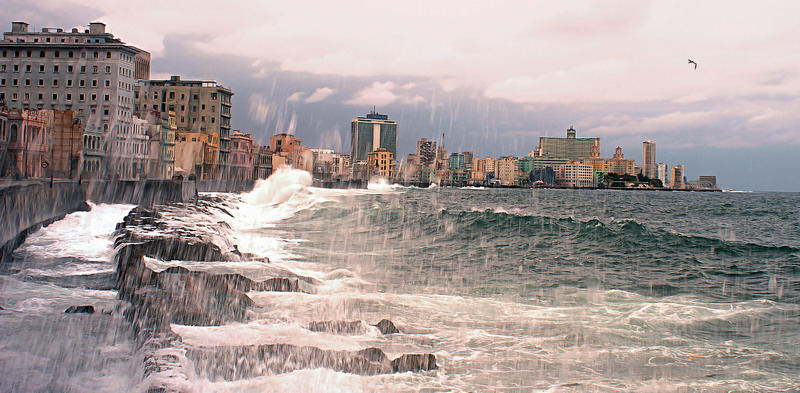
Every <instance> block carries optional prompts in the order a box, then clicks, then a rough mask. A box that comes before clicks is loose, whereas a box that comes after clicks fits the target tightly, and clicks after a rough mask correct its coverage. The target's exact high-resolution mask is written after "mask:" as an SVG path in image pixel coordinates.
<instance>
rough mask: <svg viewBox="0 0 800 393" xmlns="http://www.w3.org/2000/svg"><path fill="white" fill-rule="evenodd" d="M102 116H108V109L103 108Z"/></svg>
mask: <svg viewBox="0 0 800 393" xmlns="http://www.w3.org/2000/svg"><path fill="white" fill-rule="evenodd" d="M103 115H106V116H108V108H103Z"/></svg>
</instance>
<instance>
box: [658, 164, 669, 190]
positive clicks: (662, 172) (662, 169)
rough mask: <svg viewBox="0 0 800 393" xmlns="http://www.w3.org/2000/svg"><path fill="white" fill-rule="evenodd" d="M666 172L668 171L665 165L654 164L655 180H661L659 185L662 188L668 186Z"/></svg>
mask: <svg viewBox="0 0 800 393" xmlns="http://www.w3.org/2000/svg"><path fill="white" fill-rule="evenodd" d="M667 170H668V167H667V164H663V163H660V162H659V163H658V164H656V178H657V179H658V180H661V184H663V185H664V187H666V186H667V185H668V183H667V180H668V179H669V176H668V173H667Z"/></svg>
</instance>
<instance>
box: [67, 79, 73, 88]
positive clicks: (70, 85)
mask: <svg viewBox="0 0 800 393" xmlns="http://www.w3.org/2000/svg"><path fill="white" fill-rule="evenodd" d="M67 87H72V79H67Z"/></svg>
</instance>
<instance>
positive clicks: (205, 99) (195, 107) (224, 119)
mask: <svg viewBox="0 0 800 393" xmlns="http://www.w3.org/2000/svg"><path fill="white" fill-rule="evenodd" d="M134 96H135V106H134V107H135V113H136V114H137V115H139V116H142V114H143V113H148V112H152V111H157V112H161V113H169V112H174V113H175V125H176V127H177V131H178V132H182V133H184V132H191V133H198V132H199V133H203V134H216V135H217V136H218V138H219V145H218V152H217V154H216V155H217V157H218V158H217V165H216V167H214V168H210V169H211V170H210V171H209V174H208V178H214V179H220V178H224V177H226V176H227V170H228V166H229V164H230V153H231V99H232V97H233V92H232V91H231V90H230V89H228V88H226V87H224V86H222V85H219V84H217V82H215V81H207V80H182V79H181V77H180V76H172V77H170V79H167V80H142V81H138V82H137V84H136V91H135V94H134Z"/></svg>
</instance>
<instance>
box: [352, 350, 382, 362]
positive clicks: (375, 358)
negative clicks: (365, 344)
mask: <svg viewBox="0 0 800 393" xmlns="http://www.w3.org/2000/svg"><path fill="white" fill-rule="evenodd" d="M356 355H357V356H361V357H363V358H364V359H367V360H369V361H370V362H378V363H386V362H389V358H388V357H387V356H386V354H385V353H383V351H382V350H381V349H380V348H374V347H370V348H366V349H362V350H360V351H358V352H356Z"/></svg>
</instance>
